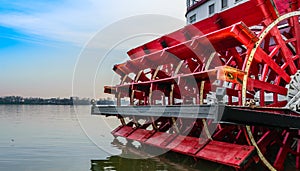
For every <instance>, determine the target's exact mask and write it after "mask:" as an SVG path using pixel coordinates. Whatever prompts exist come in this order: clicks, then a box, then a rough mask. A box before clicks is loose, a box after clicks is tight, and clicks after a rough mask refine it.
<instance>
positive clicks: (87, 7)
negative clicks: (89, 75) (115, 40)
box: [0, 0, 185, 46]
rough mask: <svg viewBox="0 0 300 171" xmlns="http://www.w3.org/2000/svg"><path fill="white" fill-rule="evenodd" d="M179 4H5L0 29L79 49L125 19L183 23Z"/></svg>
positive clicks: (128, 0) (84, 0) (79, 0)
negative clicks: (151, 18) (150, 17)
mask: <svg viewBox="0 0 300 171" xmlns="http://www.w3.org/2000/svg"><path fill="white" fill-rule="evenodd" d="M181 1H182V0H165V1H161V0H152V1H140V0H124V1H117V2H116V1H99V0H75V1H70V0H65V1H59V2H58V1H49V2H47V4H46V3H45V2H43V3H38V4H37V3H36V1H35V2H34V5H33V6H34V7H32V5H31V2H30V1H29V2H27V1H26V2H22V0H18V1H15V2H9V1H5V2H6V6H7V9H5V8H3V7H2V8H1V9H0V25H1V26H5V27H9V28H13V29H15V30H17V31H19V32H21V33H24V34H27V35H29V36H33V41H35V40H36V37H42V38H44V39H50V40H54V41H61V42H68V43H72V44H74V45H80V46H81V45H83V44H84V42H86V41H87V40H88V39H89V38H90V37H91V36H92V35H93V34H95V33H96V32H97V31H98V30H100V29H102V28H104V27H105V26H107V25H109V24H111V23H113V22H115V21H117V20H120V19H122V18H125V17H128V16H134V15H140V14H164V15H170V16H175V17H182V19H183V16H184V11H185V6H184V2H183V3H182V2H181ZM18 2H19V3H18ZM32 2H33V1H32ZM26 4H27V5H26ZM29 4H30V5H29ZM133 4H134V5H133ZM179 11H180V12H179Z"/></svg>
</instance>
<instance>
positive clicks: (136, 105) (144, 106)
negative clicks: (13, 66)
mask: <svg viewBox="0 0 300 171" xmlns="http://www.w3.org/2000/svg"><path fill="white" fill-rule="evenodd" d="M299 6H300V1H298V0H274V1H273V0H249V1H247V2H245V3H242V4H241V5H239V6H236V7H234V8H231V9H228V10H226V11H224V12H221V13H218V14H215V15H213V16H211V17H209V18H207V19H205V20H202V21H200V22H197V23H195V24H193V25H188V26H186V27H184V28H182V29H180V30H178V31H176V32H173V33H170V34H168V35H165V36H163V37H161V38H158V39H156V40H153V41H151V42H149V43H146V44H144V45H142V46H139V47H137V48H134V49H132V50H130V51H129V52H128V55H129V57H130V60H128V61H127V62H125V63H122V64H118V65H115V66H114V68H113V70H114V71H115V72H116V73H117V74H118V75H120V77H121V82H120V84H119V85H116V86H106V87H105V92H106V93H109V94H114V95H115V97H116V98H117V104H118V106H115V107H112V106H106V107H103V106H102V107H101V106H95V105H94V106H93V107H92V113H93V114H101V115H106V116H117V117H118V118H119V119H120V121H121V126H119V127H118V128H116V129H115V130H114V131H112V134H113V135H114V136H116V137H118V136H120V137H125V138H126V139H128V140H134V141H138V142H140V143H141V144H146V145H149V146H155V147H158V148H161V149H167V150H172V151H174V152H178V153H182V154H185V155H189V156H193V157H194V158H196V159H198V158H199V159H205V160H209V161H213V162H217V163H221V164H224V165H229V166H232V167H234V168H236V169H247V168H248V167H249V165H250V164H251V163H253V162H260V163H262V164H264V165H265V166H266V168H268V169H269V170H284V169H289V168H294V169H296V168H297V169H300V140H299V136H300V131H299V128H300V115H299V113H298V112H297V111H299V109H300V100H299V99H300V91H299V90H300V59H299V53H300V44H299V43H300V24H299V16H300V11H299ZM123 98H129V99H130V106H122V104H121V99H123Z"/></svg>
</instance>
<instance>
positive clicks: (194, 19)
mask: <svg viewBox="0 0 300 171" xmlns="http://www.w3.org/2000/svg"><path fill="white" fill-rule="evenodd" d="M196 20H197V17H196V14H194V15H192V16H190V24H192V23H194V22H196Z"/></svg>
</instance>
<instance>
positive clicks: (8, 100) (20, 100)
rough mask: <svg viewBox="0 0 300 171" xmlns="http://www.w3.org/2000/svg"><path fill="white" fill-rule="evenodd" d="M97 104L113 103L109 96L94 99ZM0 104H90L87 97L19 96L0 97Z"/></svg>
mask: <svg viewBox="0 0 300 171" xmlns="http://www.w3.org/2000/svg"><path fill="white" fill-rule="evenodd" d="M96 103H97V104H99V105H113V104H114V100H112V99H111V98H100V99H99V100H97V101H96ZM0 104H16V105H20V104H24V105H90V104H91V99H89V98H79V97H70V98H59V97H57V98H40V97H28V98H25V97H21V96H6V97H0Z"/></svg>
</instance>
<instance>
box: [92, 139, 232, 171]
mask: <svg viewBox="0 0 300 171" xmlns="http://www.w3.org/2000/svg"><path fill="white" fill-rule="evenodd" d="M112 143H113V144H114V145H115V146H118V148H120V149H122V154H121V155H119V156H111V157H108V158H107V159H106V160H91V170H92V171H129V170H130V171H177V170H178V171H179V170H180V171H199V170H200V171H210V170H213V171H232V170H233V169H232V168H229V167H226V166H223V165H219V164H216V163H212V162H208V161H202V160H199V161H195V159H194V158H192V157H188V156H184V155H180V154H178V153H174V152H168V153H165V154H162V155H160V156H157V157H152V158H149V159H137V158H138V156H141V155H142V156H143V157H144V156H145V155H146V154H145V153H142V152H141V150H140V147H139V148H136V147H134V146H132V145H130V146H128V145H126V146H125V145H122V143H121V142H120V141H118V140H117V139H115V140H114V141H113V142H112ZM151 149H153V148H151ZM133 158H134V159H133Z"/></svg>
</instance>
